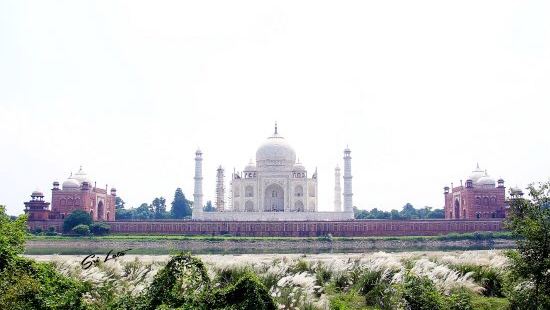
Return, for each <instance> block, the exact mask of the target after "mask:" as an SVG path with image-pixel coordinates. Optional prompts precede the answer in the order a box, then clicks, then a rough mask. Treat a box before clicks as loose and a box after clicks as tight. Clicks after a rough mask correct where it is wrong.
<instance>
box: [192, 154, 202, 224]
mask: <svg viewBox="0 0 550 310" xmlns="http://www.w3.org/2000/svg"><path fill="white" fill-rule="evenodd" d="M193 198H194V200H193V213H195V212H199V213H202V211H203V210H202V207H203V206H202V152H201V150H197V152H195V192H194V193H193Z"/></svg>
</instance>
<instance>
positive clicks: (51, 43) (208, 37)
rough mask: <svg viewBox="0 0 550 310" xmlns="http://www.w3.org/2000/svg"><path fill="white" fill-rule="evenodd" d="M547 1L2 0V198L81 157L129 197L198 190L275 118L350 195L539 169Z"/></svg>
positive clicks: (437, 194)
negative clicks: (347, 163) (345, 164)
mask: <svg viewBox="0 0 550 310" xmlns="http://www.w3.org/2000/svg"><path fill="white" fill-rule="evenodd" d="M549 16H550V2H549V1H501V0H499V1H441V0H438V1H294V0H293V1H272V2H264V1H257V0H254V1H149V2H141V1H124V2H120V1H90V2H84V1H59V2H56V1H1V2H0V204H6V205H7V206H8V213H10V214H19V213H22V211H23V202H24V201H27V200H28V199H29V195H30V193H31V192H32V191H33V190H34V189H36V188H40V189H42V190H43V191H45V193H46V194H47V199H48V201H49V199H50V193H51V192H50V189H51V183H52V181H54V180H57V181H59V182H63V181H64V180H65V179H66V177H67V176H68V175H69V173H70V171H71V170H72V171H76V170H77V169H78V166H79V165H81V164H82V165H84V168H85V170H86V171H87V172H88V173H89V174H90V175H91V177H92V178H93V179H94V180H96V181H97V182H98V185H101V186H104V184H105V183H108V184H109V186H111V185H114V186H116V187H117V189H118V193H119V195H120V196H121V197H122V198H123V199H124V200H125V201H126V202H127V203H128V206H138V205H139V204H140V203H142V202H151V201H152V200H153V198H154V197H156V196H161V195H162V196H164V197H166V198H167V200H168V201H169V202H170V201H172V198H173V193H174V190H175V189H176V187H182V188H183V190H184V193H185V195H186V196H187V197H188V198H189V199H192V191H193V168H194V162H193V158H194V151H195V150H196V148H197V147H198V146H200V148H201V149H202V151H203V152H204V157H205V160H204V169H203V173H204V175H205V180H204V189H205V191H206V192H205V195H206V197H205V201H206V200H208V199H212V200H213V199H214V187H215V174H216V171H215V170H216V167H217V165H219V164H221V165H223V166H224V167H225V168H226V170H227V173H226V175H227V177H226V181H227V182H229V176H230V172H231V171H232V170H233V167H236V168H237V169H238V170H241V169H242V168H243V167H244V165H246V163H247V162H248V160H249V159H250V158H253V157H254V156H255V152H256V148H257V147H258V146H259V145H260V144H261V143H262V142H263V141H264V139H265V138H266V137H267V136H269V135H270V134H271V133H272V131H273V123H274V121H278V123H279V131H280V133H281V134H282V135H283V136H285V137H286V138H287V140H288V141H289V142H290V143H291V144H292V145H293V146H294V148H295V150H296V152H297V155H298V157H299V158H300V159H301V161H302V162H303V163H304V165H305V166H306V167H307V168H308V169H309V170H310V172H312V171H313V170H314V169H315V167H318V170H319V182H320V184H319V190H320V193H319V202H320V208H321V209H322V210H328V209H330V208H331V207H332V204H333V199H334V197H333V188H334V167H335V165H336V164H337V163H339V164H340V165H342V163H341V162H342V155H343V153H342V151H343V149H344V148H345V146H346V144H349V146H350V148H351V150H352V157H353V160H352V169H353V176H354V179H353V181H354V184H353V189H354V204H355V205H356V206H358V207H360V208H367V209H370V208H373V207H378V208H381V209H384V210H390V209H392V208H397V209H400V208H401V207H402V206H403V205H404V204H405V203H406V202H410V203H412V204H413V205H414V206H416V207H422V206H426V205H427V206H432V207H442V205H443V204H444V202H443V195H442V191H443V190H442V188H443V186H445V185H448V184H450V182H455V184H457V183H458V182H459V180H460V179H465V177H466V176H467V175H468V174H469V172H470V171H471V170H472V169H473V168H474V166H475V163H476V162H479V163H480V165H481V166H482V168H487V169H488V170H489V173H490V174H491V175H492V176H493V177H495V178H498V177H503V178H504V179H505V180H506V185H508V186H510V185H512V186H515V185H516V184H517V185H520V186H525V185H526V184H528V183H529V182H533V181H544V180H548V178H549V171H550V163H549V160H548V158H549V157H550V156H549V155H550V142H549V135H548V132H549V129H548V119H549V114H550V87H549V86H550V18H549Z"/></svg>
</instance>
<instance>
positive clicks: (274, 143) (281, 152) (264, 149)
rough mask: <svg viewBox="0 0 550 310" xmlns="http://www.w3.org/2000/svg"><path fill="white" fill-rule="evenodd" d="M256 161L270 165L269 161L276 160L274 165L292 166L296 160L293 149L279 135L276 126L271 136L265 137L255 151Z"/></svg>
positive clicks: (259, 163)
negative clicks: (265, 139) (264, 140)
mask: <svg viewBox="0 0 550 310" xmlns="http://www.w3.org/2000/svg"><path fill="white" fill-rule="evenodd" d="M256 162H257V163H258V166H260V165H266V164H267V165H270V162H278V163H276V165H280V164H283V165H285V166H291V167H292V166H294V163H295V162H296V153H295V152H294V149H293V148H292V147H291V146H290V145H289V144H288V143H287V142H286V140H285V139H284V138H283V137H281V136H279V134H278V133H277V127H275V133H274V134H273V136H271V137H269V138H267V141H266V142H265V143H264V144H262V145H261V146H260V147H259V148H258V150H257V151H256Z"/></svg>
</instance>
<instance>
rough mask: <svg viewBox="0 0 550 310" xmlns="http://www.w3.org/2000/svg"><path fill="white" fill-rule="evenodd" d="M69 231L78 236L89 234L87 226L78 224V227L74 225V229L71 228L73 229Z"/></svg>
mask: <svg viewBox="0 0 550 310" xmlns="http://www.w3.org/2000/svg"><path fill="white" fill-rule="evenodd" d="M71 231H72V232H73V233H75V234H77V235H79V236H87V235H89V234H90V226H88V225H84V224H79V225H76V226H75V227H73V229H71Z"/></svg>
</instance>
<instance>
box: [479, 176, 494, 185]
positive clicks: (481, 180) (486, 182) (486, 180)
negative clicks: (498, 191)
mask: <svg viewBox="0 0 550 310" xmlns="http://www.w3.org/2000/svg"><path fill="white" fill-rule="evenodd" d="M476 184H477V185H491V186H495V180H494V179H493V178H491V177H490V176H488V175H486V176H482V177H481V178H479V179H478V180H477V182H476Z"/></svg>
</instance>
